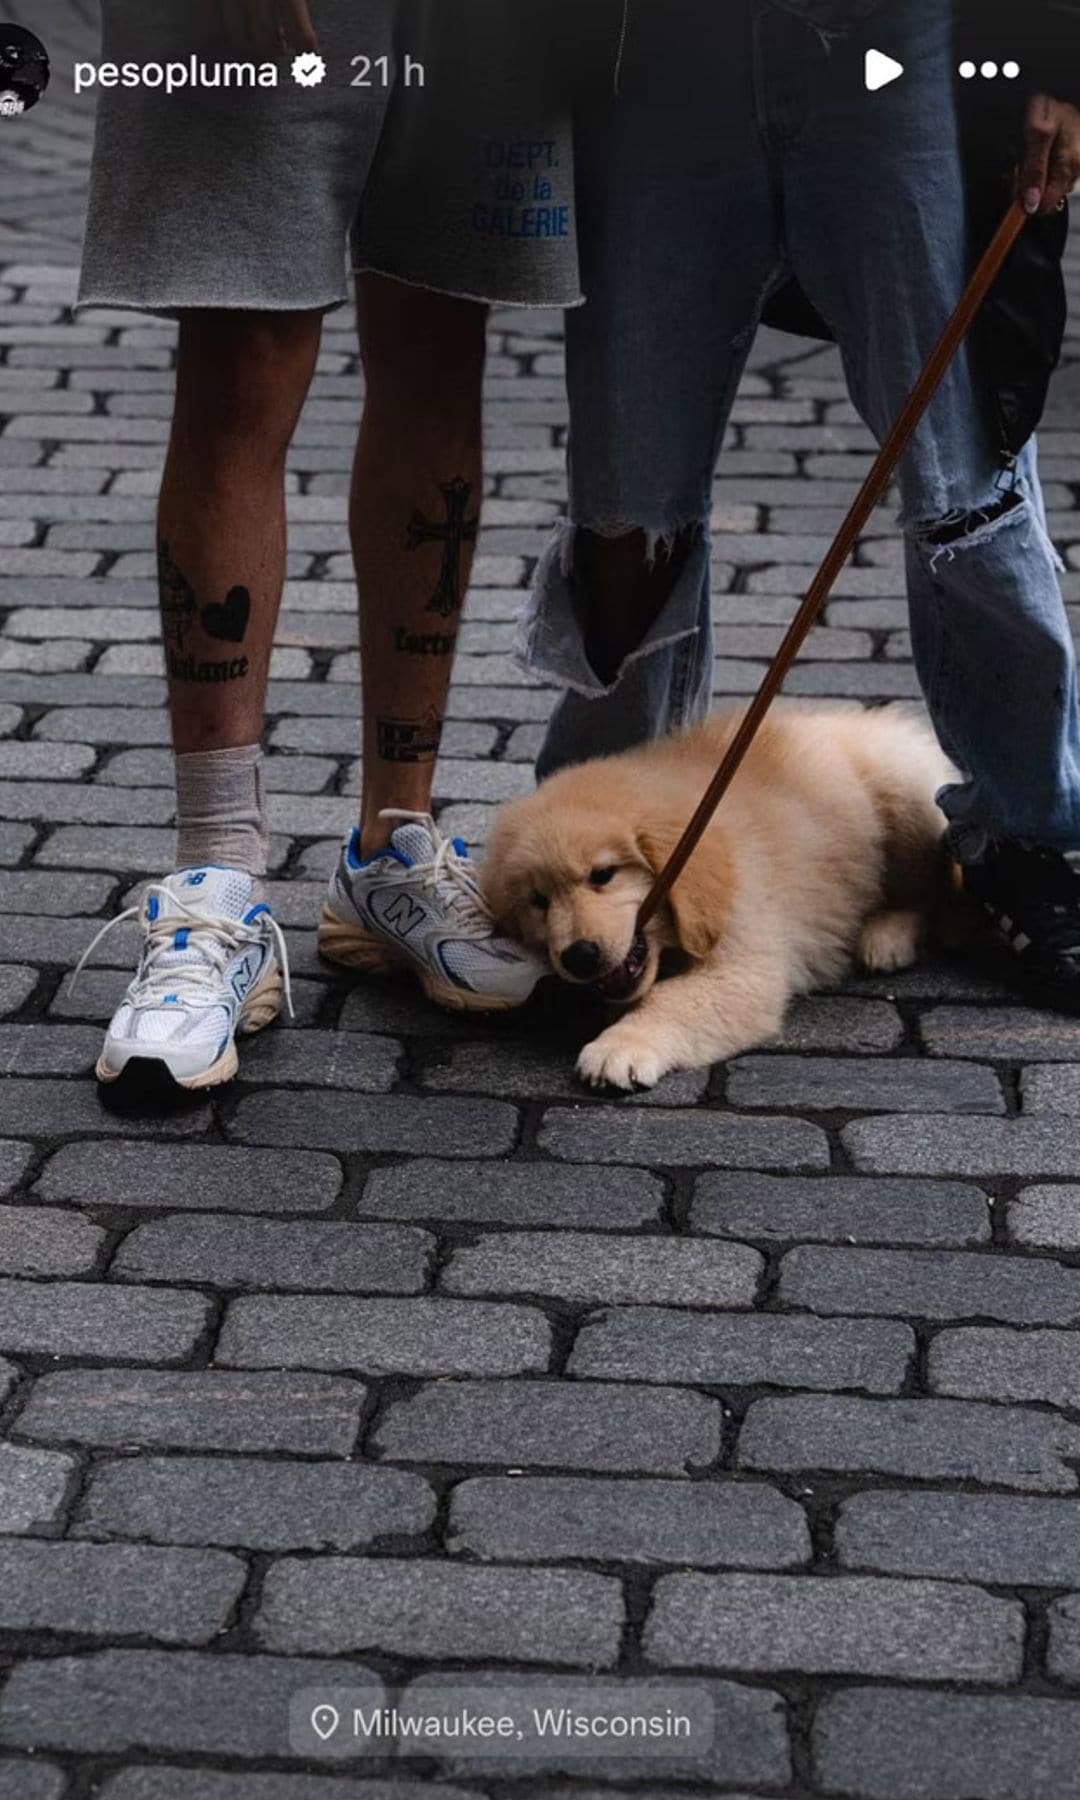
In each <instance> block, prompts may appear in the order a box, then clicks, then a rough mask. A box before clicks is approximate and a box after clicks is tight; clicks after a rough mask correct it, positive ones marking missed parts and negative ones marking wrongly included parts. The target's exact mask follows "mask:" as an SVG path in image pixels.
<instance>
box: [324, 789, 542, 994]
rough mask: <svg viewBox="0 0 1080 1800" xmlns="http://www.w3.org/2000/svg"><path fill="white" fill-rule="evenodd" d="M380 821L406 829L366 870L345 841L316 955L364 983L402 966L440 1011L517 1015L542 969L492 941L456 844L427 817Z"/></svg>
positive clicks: (354, 841)
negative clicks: (513, 1011) (360, 975)
mask: <svg viewBox="0 0 1080 1800" xmlns="http://www.w3.org/2000/svg"><path fill="white" fill-rule="evenodd" d="M381 816H382V817H383V818H384V819H387V818H395V819H402V820H404V821H405V823H403V824H401V825H399V826H398V827H397V830H396V831H395V832H394V833H393V835H392V837H391V839H390V843H389V845H388V846H387V848H386V849H385V850H380V851H378V852H377V853H376V854H375V855H374V856H370V857H368V859H367V860H366V862H365V861H362V860H361V857H360V833H359V831H354V832H353V833H352V836H351V837H350V838H349V841H348V843H347V844H346V845H345V848H344V849H343V851H342V853H341V860H340V862H339V863H338V866H337V868H336V869H335V871H334V874H333V876H332V877H331V880H330V892H329V894H328V896H327V899H326V904H325V906H324V907H323V912H322V920H321V923H320V925H319V950H320V951H321V953H322V955H323V956H325V957H327V958H329V960H330V961H331V962H336V963H343V964H344V965H345V967H346V968H348V969H361V970H364V971H365V972H366V973H369V974H374V973H376V972H378V971H385V970H387V969H390V968H392V967H394V966H397V965H403V966H405V967H407V968H409V969H411V970H412V971H413V973H414V974H415V975H417V976H418V977H419V980H420V985H421V987H422V988H423V990H424V992H425V994H426V995H427V996H428V999H429V1000H434V1001H436V1002H437V1004H438V1005H439V1006H450V1007H454V1008H456V1009H458V1010H461V1009H465V1010H467V1011H470V1012H501V1011H504V1010H507V1009H509V1008H510V1007H513V1006H522V1005H523V1004H524V1003H525V1001H526V1000H527V999H528V998H529V995H530V994H531V993H532V991H533V988H534V987H535V986H536V984H537V982H538V981H539V980H540V977H541V976H542V975H545V974H547V972H548V969H547V964H546V963H545V962H543V961H542V960H541V959H540V958H539V957H536V956H533V955H531V954H530V953H529V951H527V950H524V949H523V948H522V947H521V945H520V944H515V943H513V942H512V941H511V939H509V938H504V937H499V936H498V935H497V933H496V930H495V924H494V921H493V919H492V917H491V913H490V911H489V910H488V906H487V902H486V901H485V899H484V896H483V894H482V892H481V890H480V888H479V886H478V884H477V879H476V875H475V874H474V872H473V869H472V865H471V864H470V862H469V860H468V851H467V850H466V848H465V845H464V844H463V843H462V841H461V839H460V838H453V839H450V838H444V837H442V836H441V835H440V833H439V831H438V830H437V828H436V825H435V822H434V820H433V819H431V818H429V817H428V815H427V814H426V813H412V812H398V811H397V810H394V811H387V812H384V813H383V814H382V815H381Z"/></svg>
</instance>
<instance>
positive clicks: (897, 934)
mask: <svg viewBox="0 0 1080 1800" xmlns="http://www.w3.org/2000/svg"><path fill="white" fill-rule="evenodd" d="M921 924H922V921H921V919H920V917H919V914H918V913H916V912H883V913H875V914H874V916H873V918H871V919H867V921H866V924H865V925H864V926H863V928H862V931H861V932H860V934H859V944H858V956H859V961H860V962H861V963H862V965H863V967H864V968H866V969H879V970H882V971H884V970H888V969H909V968H910V967H911V965H912V963H913V962H915V961H916V960H917V958H918V954H919V937H920V931H921Z"/></svg>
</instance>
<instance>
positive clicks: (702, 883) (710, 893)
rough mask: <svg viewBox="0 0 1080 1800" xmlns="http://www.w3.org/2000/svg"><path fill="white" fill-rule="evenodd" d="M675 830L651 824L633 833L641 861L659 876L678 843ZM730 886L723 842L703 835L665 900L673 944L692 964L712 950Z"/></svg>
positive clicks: (723, 919)
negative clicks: (676, 940)
mask: <svg viewBox="0 0 1080 1800" xmlns="http://www.w3.org/2000/svg"><path fill="white" fill-rule="evenodd" d="M680 836H681V833H680V832H679V830H678V829H677V828H676V827H674V826H672V825H669V824H667V823H666V822H665V823H663V824H659V823H654V824H651V825H648V826H645V827H644V828H643V829H641V830H640V831H639V832H638V835H637V847H638V851H639V854H640V856H641V858H642V861H643V862H645V863H646V864H647V865H648V867H649V868H650V869H651V870H652V872H653V874H654V875H659V873H660V870H661V869H662V868H663V867H664V864H665V863H666V862H667V860H668V857H669V856H670V855H671V853H672V851H673V850H674V848H675V846H676V844H677V843H678V841H679V838H680ZM730 904H731V882H730V876H729V872H728V863H727V858H726V856H725V854H724V848H723V842H722V840H721V839H720V838H719V836H718V834H717V833H714V832H710V831H707V832H706V833H705V836H704V837H703V838H702V840H701V842H700V844H698V846H697V849H696V850H695V851H694V854H693V855H692V856H691V858H690V861H689V862H688V863H687V865H686V867H685V869H684V870H683V872H682V874H681V875H680V876H679V877H678V880H677V881H676V882H675V885H674V887H673V888H672V889H671V892H670V893H669V894H668V897H667V905H668V907H669V908H670V911H671V916H672V918H673V919H674V921H675V930H676V932H677V933H678V937H679V944H680V946H681V947H682V949H683V950H685V951H686V954H687V956H692V957H694V959H695V960H696V961H698V962H704V960H705V958H706V957H707V956H708V955H710V953H711V952H712V951H713V950H715V948H716V946H717V944H718V943H719V941H720V937H721V935H722V933H723V930H724V926H725V924H726V922H727V915H728V911H729V908H730Z"/></svg>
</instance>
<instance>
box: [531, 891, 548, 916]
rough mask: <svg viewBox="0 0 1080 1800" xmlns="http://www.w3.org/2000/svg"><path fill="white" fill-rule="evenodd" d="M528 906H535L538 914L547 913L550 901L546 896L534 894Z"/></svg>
mask: <svg viewBox="0 0 1080 1800" xmlns="http://www.w3.org/2000/svg"><path fill="white" fill-rule="evenodd" d="M529 904H530V906H535V907H536V909H537V911H538V912H547V909H548V907H549V906H550V905H551V901H550V900H549V898H548V896H547V895H546V894H534V895H533V897H532V899H531V901H530V902H529Z"/></svg>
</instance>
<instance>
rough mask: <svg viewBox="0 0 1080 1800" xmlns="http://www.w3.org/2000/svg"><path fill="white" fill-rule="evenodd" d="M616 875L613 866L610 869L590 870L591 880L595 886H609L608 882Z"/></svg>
mask: <svg viewBox="0 0 1080 1800" xmlns="http://www.w3.org/2000/svg"><path fill="white" fill-rule="evenodd" d="M614 875H615V869H614V867H612V868H610V869H590V870H589V880H590V881H591V883H592V885H593V887H607V884H608V882H609V881H611V880H612V879H613V877H614Z"/></svg>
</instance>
